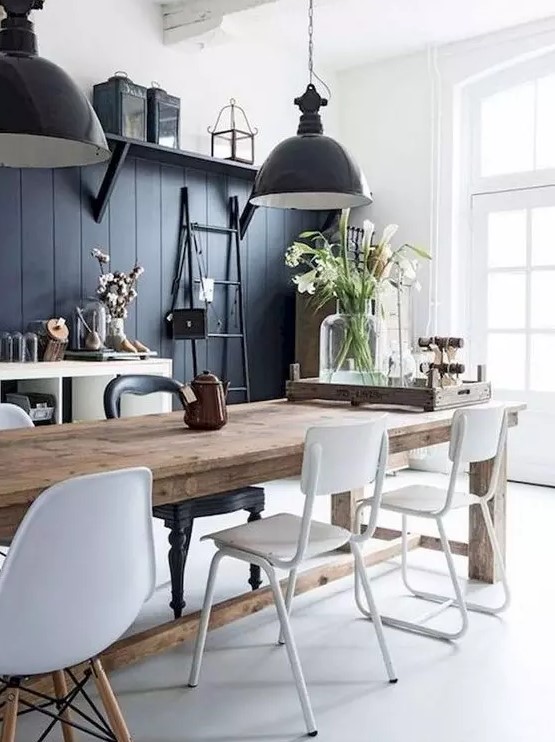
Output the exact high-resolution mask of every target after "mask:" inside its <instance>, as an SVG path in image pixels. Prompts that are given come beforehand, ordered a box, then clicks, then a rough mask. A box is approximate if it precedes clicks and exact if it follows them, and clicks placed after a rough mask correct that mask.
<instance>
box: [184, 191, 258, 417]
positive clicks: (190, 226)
mask: <svg viewBox="0 0 555 742" xmlns="http://www.w3.org/2000/svg"><path fill="white" fill-rule="evenodd" d="M182 194H183V204H182V206H183V211H182V213H183V224H182V227H183V231H184V235H183V237H184V239H183V242H182V244H183V246H184V247H185V252H186V256H187V273H188V276H187V279H188V280H187V285H188V292H187V293H188V301H189V309H197V308H198V306H197V305H196V304H195V293H199V289H200V287H201V286H202V284H203V281H204V279H206V278H208V276H206V275H205V273H206V271H205V269H204V267H203V266H202V260H201V258H202V250H201V248H200V246H199V240H198V236H199V235H200V234H202V233H209V234H220V235H224V236H227V237H228V244H227V256H226V275H225V278H221V279H213V280H214V286H220V287H222V288H223V290H224V291H225V292H226V294H225V297H226V299H225V321H224V323H222V322H221V321H220V322H219V323H218V324H219V326H220V329H222V331H221V332H209V331H208V326H209V322H208V314H209V309H210V306H209V303H208V302H206V301H205V303H204V309H205V312H206V315H207V316H206V328H207V331H206V336H205V340H204V341H205V342H206V344H207V347H206V355H207V356H208V344H209V343H210V342H211V341H212V342H221V343H223V347H222V369H221V377H222V378H223V379H224V380H227V378H228V353H227V350H228V347H227V343H228V341H235V340H238V341H240V343H241V365H242V384H241V385H240V386H234V387H230V389H229V391H230V393H241V394H243V395H244V398H245V401H246V402H250V400H251V390H250V378H249V365H248V349H247V336H246V322H245V302H244V295H243V269H242V261H241V237H240V232H239V230H240V226H239V220H240V212H239V199H238V198H237V196H231V197H230V198H229V226H227V227H221V226H213V225H210V224H199V223H198V222H193V221H191V216H190V210H189V197H188V191H187V188H183V191H182ZM183 257H184V256H183ZM195 259H196V263H197V268H198V274H199V275H198V277H197V276H195V269H194V263H195ZM182 262H184V261H182ZM233 263H235V276H232V272H233ZM182 268H183V266H182ZM233 290H234V291H235V301H234V304H235V305H236V307H237V308H238V325H239V326H238V329H237V332H230V331H229V324H230V294H231V293H232V291H233ZM197 342H198V340H191V351H192V358H193V373H194V375H195V376H197V375H198V373H199V363H198V348H197Z"/></svg>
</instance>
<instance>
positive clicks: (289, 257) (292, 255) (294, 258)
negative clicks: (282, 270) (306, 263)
mask: <svg viewBox="0 0 555 742" xmlns="http://www.w3.org/2000/svg"><path fill="white" fill-rule="evenodd" d="M304 252H305V249H304V246H303V245H301V243H300V242H295V243H294V244H293V245H291V247H290V248H289V249H288V250H287V252H286V253H285V265H287V266H288V267H289V268H296V267H297V266H298V265H299V264H300V262H301V258H302V256H303V255H304Z"/></svg>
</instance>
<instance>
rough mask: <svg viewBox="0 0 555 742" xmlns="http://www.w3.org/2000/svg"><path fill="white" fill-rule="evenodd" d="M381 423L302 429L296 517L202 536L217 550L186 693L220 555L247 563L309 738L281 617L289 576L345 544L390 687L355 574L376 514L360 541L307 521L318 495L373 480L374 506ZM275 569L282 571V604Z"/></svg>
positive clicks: (380, 468) (383, 454)
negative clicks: (265, 598)
mask: <svg viewBox="0 0 555 742" xmlns="http://www.w3.org/2000/svg"><path fill="white" fill-rule="evenodd" d="M385 420H386V418H385V415H382V416H380V417H378V418H377V419H376V418H375V419H374V420H373V421H371V422H363V423H360V422H357V423H352V424H346V425H341V426H330V427H317V428H312V429H310V430H309V431H308V433H307V436H306V442H305V449H304V459H303V468H302V476H301V492H302V493H303V494H304V495H305V496H306V499H305V504H304V512H303V515H302V517H298V516H296V515H289V514H285V513H283V514H280V515H274V516H272V517H270V518H265V519H264V520H261V521H257V522H254V523H248V524H246V525H243V526H238V527H236V528H230V529H227V530H225V531H220V532H219V533H213V534H211V535H209V536H205V538H208V539H212V540H213V541H214V543H215V544H216V546H217V548H218V551H217V552H216V554H215V556H214V558H213V560H212V564H211V565H210V572H209V576H208V584H207V586H206V596H205V599H204V606H203V609H202V614H201V619H200V625H199V632H198V637H197V643H196V647H195V653H194V658H193V664H192V668H191V675H190V679H189V685H190V686H191V687H193V688H194V687H196V686H197V685H198V681H199V675H200V668H201V661H202V655H203V652H204V647H205V643H206V634H207V631H208V622H209V619H210V611H211V608H212V602H213V598H214V585H215V580H216V574H217V570H218V566H219V564H220V562H221V560H222V559H223V558H224V557H225V556H230V557H234V558H235V559H240V560H242V561H245V562H248V563H254V564H259V565H260V567H261V568H262V569H263V570H264V572H265V573H266V575H267V576H268V579H269V581H270V585H271V588H272V591H273V596H274V601H275V604H276V609H277V613H278V617H279V622H280V626H281V635H280V642H281V641H282V640H283V642H284V643H285V646H286V648H287V653H288V656H289V661H290V663H291V669H292V671H293V676H294V679H295V683H296V685H297V690H298V693H299V698H300V702H301V706H302V710H303V714H304V718H305V722H306V726H307V730H308V734H309V736H311V737H314V736H316V734H317V729H316V722H315V720H314V715H313V713H312V707H311V704H310V699H309V697H308V693H307V689H306V684H305V680H304V677H303V671H302V668H301V664H300V661H299V656H298V654H297V649H296V646H295V640H294V638H293V634H292V631H291V625H290V621H289V613H290V610H291V603H292V600H293V595H294V592H295V583H296V578H297V570H298V568H299V567H300V565H301V564H302V563H303V561H305V560H306V559H309V558H312V557H316V556H319V555H321V554H326V553H327V552H330V551H333V550H334V549H337V548H339V547H341V546H344V545H345V544H347V543H349V544H350V546H351V549H352V552H353V555H354V559H355V561H356V563H357V565H358V569H359V572H360V574H361V575H362V585H363V588H364V592H365V595H366V600H367V603H368V605H369V606H370V611H371V613H372V617H373V620H374V626H375V629H376V634H377V636H378V640H379V644H380V648H381V652H382V655H383V660H384V662H385V666H386V669H387V674H388V677H389V680H390V682H392V683H395V682H397V679H396V677H395V671H394V669H393V665H392V663H391V659H390V657H389V652H388V649H387V646H386V642H385V637H384V633H383V629H382V625H381V622H380V616H379V613H378V611H377V609H376V607H375V604H374V600H373V597H372V592H371V588H370V583H369V581H368V577H367V575H366V571H365V570H364V569H363V566H364V558H363V553H362V546H363V544H364V542H365V541H367V540H368V539H369V538H370V537H371V536H372V534H373V532H374V530H375V527H376V513H375V512H374V511H373V512H372V516H371V521H370V523H369V524H368V529H367V531H366V532H365V534H364V535H363V536H356V535H353V534H351V533H350V532H349V531H347V530H346V529H344V528H340V527H339V526H334V525H330V524H328V523H319V522H316V521H312V520H311V516H312V510H313V506H314V499H315V497H317V496H318V495H330V494H333V493H336V492H343V491H345V490H352V489H358V488H360V487H364V486H365V485H367V484H369V483H370V482H374V500H375V502H378V503H379V501H380V499H381V494H382V485H383V479H384V473H385V467H386V463H387V454H388V438H387V432H386V426H385ZM276 569H282V570H286V571H287V572H289V580H288V585H287V592H286V597H285V600H284V598H283V595H282V592H281V588H280V584H279V582H278V578H277V575H276Z"/></svg>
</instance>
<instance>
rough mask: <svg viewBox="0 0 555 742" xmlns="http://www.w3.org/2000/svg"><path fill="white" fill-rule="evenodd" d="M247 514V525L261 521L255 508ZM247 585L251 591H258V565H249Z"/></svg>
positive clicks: (259, 570) (260, 581) (259, 578)
mask: <svg viewBox="0 0 555 742" xmlns="http://www.w3.org/2000/svg"><path fill="white" fill-rule="evenodd" d="M249 513H250V515H249V519H248V523H254V521H256V520H261V519H262V515H261V513H260V510H259V509H257V508H252V509H250V510H249ZM249 585H250V586H251V588H252V589H253V590H258V589H259V587H260V586H261V585H262V573H261V569H260V567H259V566H258V564H251V566H250V577H249Z"/></svg>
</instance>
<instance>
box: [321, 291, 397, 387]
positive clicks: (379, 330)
mask: <svg viewBox="0 0 555 742" xmlns="http://www.w3.org/2000/svg"><path fill="white" fill-rule="evenodd" d="M376 309H377V311H376ZM386 346H387V342H386V330H385V323H384V322H383V320H382V319H381V317H380V312H379V307H378V305H377V303H376V302H372V303H369V305H368V308H367V311H366V312H365V313H363V314H346V313H343V312H341V311H338V312H337V314H332V315H331V316H330V317H326V319H325V320H324V321H323V322H322V325H321V328H320V381H323V382H325V383H329V384H359V385H361V384H363V385H366V386H386V385H387V384H388V370H389V369H388V366H389V353H388V352H387V347H386Z"/></svg>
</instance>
